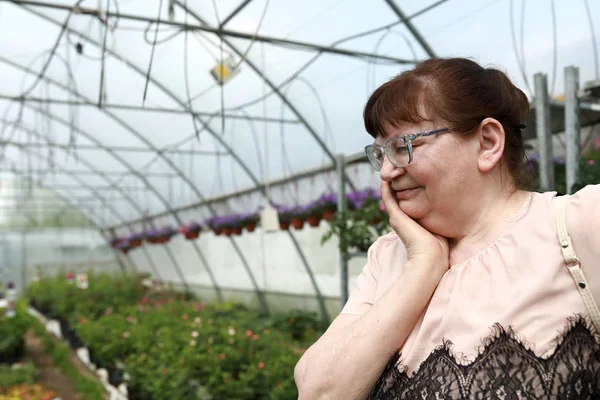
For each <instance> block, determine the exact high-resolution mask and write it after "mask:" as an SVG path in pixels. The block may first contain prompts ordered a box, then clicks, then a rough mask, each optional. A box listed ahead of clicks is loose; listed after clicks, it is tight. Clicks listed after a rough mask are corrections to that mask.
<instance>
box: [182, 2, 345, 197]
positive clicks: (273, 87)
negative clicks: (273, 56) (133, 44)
mask: <svg viewBox="0 0 600 400" xmlns="http://www.w3.org/2000/svg"><path fill="white" fill-rule="evenodd" d="M173 3H174V4H177V5H178V6H179V7H181V8H182V9H183V10H184V12H187V13H188V14H190V15H191V16H192V17H194V18H195V19H196V20H197V21H198V22H200V23H201V24H203V25H205V26H210V24H208V23H207V22H206V21H205V20H203V19H202V18H201V17H200V16H199V15H198V14H196V13H195V12H194V11H192V10H190V9H189V8H188V7H186V6H185V4H183V3H182V2H181V1H179V0H174V2H173ZM219 36H221V39H222V40H223V43H225V44H226V45H227V46H229V48H231V49H232V50H233V51H234V52H236V53H237V55H238V56H240V57H243V56H244V52H243V51H241V50H239V49H238V48H237V47H236V46H234V45H233V44H232V43H231V42H230V41H229V40H227V39H226V38H225V37H224V36H223V35H219ZM244 62H245V63H246V64H247V65H248V66H249V67H250V68H252V70H253V71H254V72H255V73H256V74H257V75H258V76H260V77H261V78H262V80H263V81H264V82H265V83H266V84H267V85H268V86H269V87H270V88H271V90H272V91H273V93H275V94H277V96H278V97H279V99H280V100H281V101H282V102H283V103H284V104H285V105H286V106H287V107H288V108H289V109H290V111H292V113H293V114H294V115H295V116H296V118H298V121H300V123H302V125H304V127H305V128H306V130H307V131H308V132H309V133H310V135H311V136H312V137H313V138H314V139H315V140H316V142H317V143H318V145H319V146H320V147H321V149H322V150H323V151H324V152H325V154H327V156H328V157H329V159H330V160H331V162H332V163H334V164H335V163H336V162H337V160H336V157H335V155H334V154H333V153H332V152H331V151H330V150H329V147H328V146H327V145H326V144H325V142H324V141H323V139H321V137H320V136H319V134H318V133H317V131H316V130H315V129H314V128H313V127H312V126H311V125H310V124H309V123H308V121H307V120H306V118H304V116H303V115H302V114H300V111H298V109H297V108H296V107H294V105H293V104H292V103H291V101H290V100H289V99H288V98H287V97H286V96H284V95H283V93H281V91H280V90H279V88H278V87H277V86H276V85H275V84H274V83H273V82H272V81H271V80H270V79H269V78H268V77H267V76H266V75H265V74H263V72H262V71H261V70H260V68H258V66H256V64H254V63H253V62H252V61H250V60H249V59H248V58H247V57H246V58H244ZM344 176H345V179H346V181H347V182H348V184H349V185H350V187H351V188H352V189H353V190H354V189H356V188H355V187H354V184H353V183H352V181H351V180H350V177H349V176H348V175H347V174H346V173H345V172H344Z"/></svg>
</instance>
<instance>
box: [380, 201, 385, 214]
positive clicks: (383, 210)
mask: <svg viewBox="0 0 600 400" xmlns="http://www.w3.org/2000/svg"><path fill="white" fill-rule="evenodd" d="M379 211H381V212H385V204H384V203H383V201H380V202H379Z"/></svg>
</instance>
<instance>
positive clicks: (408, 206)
mask: <svg viewBox="0 0 600 400" xmlns="http://www.w3.org/2000/svg"><path fill="white" fill-rule="evenodd" d="M398 206H399V207H400V210H402V212H403V213H404V214H406V215H408V216H409V217H411V218H412V219H414V220H420V219H423V218H425V217H426V216H427V211H426V210H425V209H424V208H423V205H422V204H417V202H415V201H414V200H400V201H398Z"/></svg>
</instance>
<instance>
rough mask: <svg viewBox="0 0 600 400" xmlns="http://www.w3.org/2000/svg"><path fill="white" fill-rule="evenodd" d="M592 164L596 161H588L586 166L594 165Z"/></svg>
mask: <svg viewBox="0 0 600 400" xmlns="http://www.w3.org/2000/svg"><path fill="white" fill-rule="evenodd" d="M594 164H596V161H594V160H588V165H594Z"/></svg>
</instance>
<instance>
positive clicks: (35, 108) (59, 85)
mask: <svg viewBox="0 0 600 400" xmlns="http://www.w3.org/2000/svg"><path fill="white" fill-rule="evenodd" d="M0 61H1V62H4V63H6V64H8V65H10V66H12V67H14V68H17V69H20V70H22V71H24V72H26V73H30V74H35V71H32V70H31V69H29V68H27V67H26V66H22V65H20V64H18V63H15V62H13V61H10V60H8V59H6V58H4V57H2V56H0ZM42 79H43V80H44V81H45V82H48V83H49V84H52V85H54V86H57V87H59V88H60V89H62V90H64V91H66V92H67V93H71V94H73V95H74V96H75V97H78V98H81V99H84V100H89V99H87V98H86V97H85V96H83V95H82V94H81V93H79V92H77V91H75V90H73V89H71V88H69V87H68V86H65V85H63V84H61V83H60V82H57V81H55V80H54V79H52V78H48V77H46V76H43V77H42ZM24 103H27V104H28V105H29V103H28V102H24ZM29 106H30V107H31V108H33V109H34V110H40V109H39V108H37V107H34V106H31V105H29ZM102 111H103V113H104V114H105V115H106V116H108V117H109V118H110V119H112V120H113V121H115V122H116V123H117V124H119V125H121V126H122V127H124V128H125V129H126V130H127V131H129V132H130V133H131V134H132V135H134V137H136V138H139V139H140V140H142V141H144V142H147V140H146V139H145V138H144V137H143V135H142V134H140V133H139V132H137V131H136V130H135V129H133V127H131V126H130V125H129V124H127V123H126V122H125V121H123V120H121V119H120V118H119V117H117V116H116V115H114V114H113V113H111V112H110V111H108V110H106V109H102ZM44 114H46V113H44ZM57 118H58V117H57ZM59 122H61V123H63V124H64V121H63V120H60V119H59ZM73 128H74V129H76V130H78V131H79V132H80V133H82V134H83V135H84V137H86V138H88V139H90V140H92V141H93V142H94V143H96V145H98V146H99V147H100V148H102V149H104V150H105V151H107V149H109V147H106V146H104V145H102V144H100V145H99V144H98V143H99V141H97V140H96V139H92V137H93V135H91V134H86V133H85V132H83V131H81V129H80V128H78V127H73ZM148 145H149V147H150V148H151V149H153V150H154V151H155V152H156V153H157V155H158V156H159V157H161V158H163V159H165V160H166V161H167V163H168V164H169V166H171V167H172V168H173V170H174V171H175V172H176V173H177V174H178V175H179V176H181V177H182V178H183V177H185V176H184V175H183V174H182V172H181V171H180V170H179V169H178V168H177V166H176V165H175V164H174V163H173V162H172V160H171V159H170V158H168V157H166V156H165V155H164V154H163V153H161V152H159V151H158V149H156V148H155V147H153V146H152V144H151V143H148ZM111 151H112V150H111ZM107 152H108V153H109V154H111V152H110V151H107ZM111 155H113V157H114V152H113V153H112V154H111ZM117 160H118V159H117ZM124 165H125V164H124ZM125 166H126V167H127V165H125ZM88 168H90V167H89V166H88ZM90 169H91V170H95V168H90ZM128 169H129V171H130V172H132V173H133V175H134V176H138V177H139V176H140V174H139V172H138V171H136V170H135V169H133V168H128ZM96 173H97V174H99V175H100V176H102V177H103V178H105V180H106V181H107V182H108V183H109V184H110V185H112V186H114V187H115V188H117V185H114V182H113V181H111V180H110V179H108V177H105V176H104V174H102V173H101V172H100V171H97V172H96ZM184 180H185V181H186V183H188V184H189V185H190V187H191V188H192V190H196V188H195V186H194V185H193V184H192V183H191V181H189V180H187V179H184ZM146 187H149V186H148V184H146ZM152 189H153V191H154V193H155V195H156V196H157V198H158V199H159V200H160V201H161V202H162V203H163V204H164V205H165V206H166V209H167V211H168V212H169V213H170V214H171V215H173V216H174V217H175V220H176V221H177V222H178V223H179V224H181V220H180V219H179V215H178V214H177V213H175V212H174V211H173V210H172V209H171V208H170V206H168V203H167V202H166V199H162V198H161V196H159V194H158V191H156V189H155V188H154V187H152ZM119 191H120V192H121V193H123V191H122V190H119ZM199 197H200V198H201V199H202V196H201V195H200V196H199ZM130 202H131V203H132V204H136V203H135V202H134V201H133V200H131V199H130ZM135 208H137V209H138V211H139V212H140V216H142V217H143V211H142V210H141V209H140V208H139V207H137V206H136V207H135ZM192 245H193V247H194V249H195V251H196V254H197V255H198V258H200V261H201V262H202V263H203V264H204V267H205V269H206V271H207V272H208V274H209V277H210V280H211V281H212V283H213V287H214V288H215V291H216V292H217V298H218V299H219V301H223V295H222V293H221V289H220V287H219V285H218V284H217V281H216V278H215V276H214V274H213V272H212V269H211V268H210V266H209V264H208V262H207V260H206V258H205V257H204V254H203V253H202V252H201V251H200V248H199V247H198V245H197V243H195V242H192ZM169 252H170V250H169ZM169 257H170V258H171V259H173V256H172V254H170V255H169ZM152 264H153V262H152ZM180 275H181V274H180ZM182 282H185V279H182ZM184 286H185V287H186V289H187V288H188V287H187V284H184Z"/></svg>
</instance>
